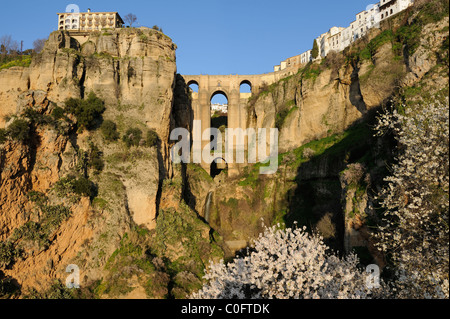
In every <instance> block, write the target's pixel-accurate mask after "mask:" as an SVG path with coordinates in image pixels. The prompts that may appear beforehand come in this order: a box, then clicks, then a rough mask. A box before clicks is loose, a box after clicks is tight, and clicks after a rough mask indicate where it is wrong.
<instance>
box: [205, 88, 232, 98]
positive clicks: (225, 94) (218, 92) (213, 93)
mask: <svg viewBox="0 0 450 319" xmlns="http://www.w3.org/2000/svg"><path fill="white" fill-rule="evenodd" d="M217 95H224V96H225V97H226V98H227V100H229V97H228V96H229V95H228V94H227V92H225V90H222V89H219V90H214V92H212V93H211V97H210V98H209V100H210V101H212V99H213V98H214V97H215V96H217Z"/></svg>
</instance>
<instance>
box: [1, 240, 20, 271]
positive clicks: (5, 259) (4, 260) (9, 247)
mask: <svg viewBox="0 0 450 319" xmlns="http://www.w3.org/2000/svg"><path fill="white" fill-rule="evenodd" d="M19 256H20V251H19V250H18V249H16V247H15V246H14V244H13V243H12V242H10V241H0V267H1V268H7V267H9V266H11V265H13V264H14V262H15V260H16V258H18V257H19Z"/></svg>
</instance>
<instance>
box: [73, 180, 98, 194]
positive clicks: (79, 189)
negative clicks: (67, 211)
mask: <svg viewBox="0 0 450 319" xmlns="http://www.w3.org/2000/svg"><path fill="white" fill-rule="evenodd" d="M72 185H73V192H74V193H75V194H78V195H81V196H86V197H89V198H92V197H94V194H95V186H94V184H93V183H92V182H91V181H90V180H89V179H88V178H86V177H80V178H78V179H75V180H73V184H72Z"/></svg>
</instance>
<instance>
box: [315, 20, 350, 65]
mask: <svg viewBox="0 0 450 319" xmlns="http://www.w3.org/2000/svg"><path fill="white" fill-rule="evenodd" d="M343 30H344V28H341V27H332V28H331V29H330V30H329V31H328V32H326V33H322V34H321V35H320V36H319V37H318V38H317V39H316V41H317V45H318V46H319V55H320V57H322V58H324V57H326V56H327V55H328V53H329V52H330V51H341V50H340V47H341V44H342V35H341V32H342V31H343Z"/></svg>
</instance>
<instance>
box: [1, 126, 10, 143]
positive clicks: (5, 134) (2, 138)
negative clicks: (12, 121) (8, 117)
mask: <svg viewBox="0 0 450 319" xmlns="http://www.w3.org/2000/svg"><path fill="white" fill-rule="evenodd" d="M7 139H8V135H7V133H6V130H5V129H4V128H0V144H3V143H5V142H6V140H7Z"/></svg>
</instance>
